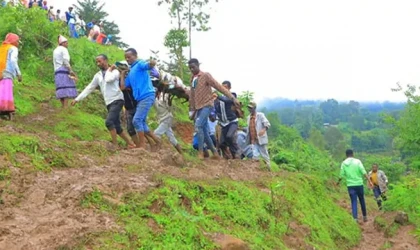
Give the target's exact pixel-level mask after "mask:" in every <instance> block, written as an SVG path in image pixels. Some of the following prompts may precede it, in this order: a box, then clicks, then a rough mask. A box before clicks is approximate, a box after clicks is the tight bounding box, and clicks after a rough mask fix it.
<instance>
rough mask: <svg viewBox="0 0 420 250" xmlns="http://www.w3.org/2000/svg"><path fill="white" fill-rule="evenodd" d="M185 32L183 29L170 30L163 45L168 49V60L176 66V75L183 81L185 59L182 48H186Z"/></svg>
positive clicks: (186, 35)
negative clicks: (172, 61)
mask: <svg viewBox="0 0 420 250" xmlns="http://www.w3.org/2000/svg"><path fill="white" fill-rule="evenodd" d="M187 37H188V34H187V31H186V30H185V29H171V30H170V31H169V32H168V34H166V36H165V42H164V45H165V46H166V47H167V48H169V52H170V58H171V60H174V61H175V64H176V65H177V70H176V71H177V72H176V73H177V75H178V76H179V77H181V79H184V65H185V64H186V61H187V60H186V58H185V57H184V55H183V48H185V47H187V46H188V41H187Z"/></svg>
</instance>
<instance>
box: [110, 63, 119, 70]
mask: <svg viewBox="0 0 420 250" xmlns="http://www.w3.org/2000/svg"><path fill="white" fill-rule="evenodd" d="M115 69H117V66H116V65H115V64H112V65H111V67H109V68H108V71H113V70H115Z"/></svg>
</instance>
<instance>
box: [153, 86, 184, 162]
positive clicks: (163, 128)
mask: <svg viewBox="0 0 420 250" xmlns="http://www.w3.org/2000/svg"><path fill="white" fill-rule="evenodd" d="M165 95H166V96H165ZM165 95H164V94H163V93H157V96H156V101H155V103H154V107H155V109H156V115H157V118H158V120H159V126H158V127H157V129H156V130H155V135H156V136H157V137H159V138H161V137H162V135H164V134H165V135H166V136H167V137H168V139H169V141H170V142H171V144H172V145H173V146H174V147H175V149H176V150H177V151H178V153H180V154H182V149H181V146H180V145H179V143H178V141H177V139H176V138H175V135H174V132H173V131H172V120H173V114H172V103H171V101H170V100H169V95H168V94H165Z"/></svg>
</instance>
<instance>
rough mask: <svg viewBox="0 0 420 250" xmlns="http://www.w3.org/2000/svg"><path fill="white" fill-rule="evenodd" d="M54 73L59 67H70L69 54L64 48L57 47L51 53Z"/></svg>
mask: <svg viewBox="0 0 420 250" xmlns="http://www.w3.org/2000/svg"><path fill="white" fill-rule="evenodd" d="M53 63H54V71H57V70H58V69H59V68H60V67H61V66H63V65H64V66H70V54H69V51H68V50H67V48H66V47H63V46H58V47H57V48H56V49H55V50H54V52H53Z"/></svg>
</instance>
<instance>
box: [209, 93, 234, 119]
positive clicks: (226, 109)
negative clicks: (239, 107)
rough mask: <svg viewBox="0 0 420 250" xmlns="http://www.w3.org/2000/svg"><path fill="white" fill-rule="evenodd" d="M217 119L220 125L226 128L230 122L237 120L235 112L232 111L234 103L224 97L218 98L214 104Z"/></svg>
mask: <svg viewBox="0 0 420 250" xmlns="http://www.w3.org/2000/svg"><path fill="white" fill-rule="evenodd" d="M214 107H215V109H216V113H217V117H218V118H219V122H220V125H222V126H226V125H228V124H229V123H230V122H233V121H235V120H237V119H238V116H237V115H236V113H235V111H234V110H233V107H234V103H233V101H232V100H230V99H229V98H228V97H226V96H219V97H218V98H217V99H216V101H215V102H214Z"/></svg>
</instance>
